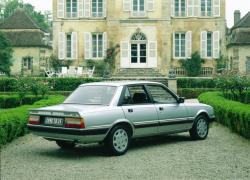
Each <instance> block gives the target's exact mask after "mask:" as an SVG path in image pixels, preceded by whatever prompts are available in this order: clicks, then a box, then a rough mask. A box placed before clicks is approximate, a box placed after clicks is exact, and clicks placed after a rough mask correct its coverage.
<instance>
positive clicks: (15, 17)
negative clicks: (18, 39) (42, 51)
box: [0, 8, 41, 29]
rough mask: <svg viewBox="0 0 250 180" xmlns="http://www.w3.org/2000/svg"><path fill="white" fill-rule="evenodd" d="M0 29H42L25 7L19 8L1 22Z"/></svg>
mask: <svg viewBox="0 0 250 180" xmlns="http://www.w3.org/2000/svg"><path fill="white" fill-rule="evenodd" d="M0 29H41V28H40V27H39V26H38V25H37V24H36V23H35V22H34V21H33V20H32V19H31V18H30V17H29V16H28V15H27V13H26V12H25V11H24V10H23V9H20V8H19V9H17V10H16V11H15V12H14V13H13V14H12V15H11V16H10V17H9V18H7V19H6V20H5V21H4V22H3V23H1V24H0Z"/></svg>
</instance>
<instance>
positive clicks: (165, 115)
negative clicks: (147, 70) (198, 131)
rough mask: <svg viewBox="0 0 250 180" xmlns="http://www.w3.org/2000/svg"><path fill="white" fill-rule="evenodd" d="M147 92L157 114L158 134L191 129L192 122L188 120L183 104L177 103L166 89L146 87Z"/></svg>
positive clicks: (153, 86) (154, 86)
mask: <svg viewBox="0 0 250 180" xmlns="http://www.w3.org/2000/svg"><path fill="white" fill-rule="evenodd" d="M147 90H148V92H149V94H150V96H151V98H152V99H153V101H154V104H155V107H156V110H157V113H158V118H159V133H165V132H166V133H168V132H176V131H182V130H188V129H190V128H191V127H192V123H193V121H192V120H191V119H189V117H188V113H187V109H186V107H185V105H184V103H178V102H177V98H176V97H175V96H174V94H173V93H171V92H170V91H169V90H168V89H167V88H165V87H164V86H161V85H147Z"/></svg>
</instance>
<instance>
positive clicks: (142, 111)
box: [122, 85, 159, 137]
mask: <svg viewBox="0 0 250 180" xmlns="http://www.w3.org/2000/svg"><path fill="white" fill-rule="evenodd" d="M122 96H123V97H122V99H123V100H122V109H123V111H124V114H125V117H126V119H128V120H129V121H130V122H132V124H133V125H134V128H135V134H134V136H135V137H141V136H150V135H153V134H156V133H157V132H158V124H159V121H158V115H157V111H156V109H155V106H154V103H153V102H151V99H150V98H149V95H148V94H147V92H146V89H145V86H144V85H133V86H126V87H124V90H123V95H122Z"/></svg>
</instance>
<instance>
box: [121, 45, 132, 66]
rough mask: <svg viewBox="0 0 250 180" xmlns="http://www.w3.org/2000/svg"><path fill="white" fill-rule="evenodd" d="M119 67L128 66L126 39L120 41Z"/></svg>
mask: <svg viewBox="0 0 250 180" xmlns="http://www.w3.org/2000/svg"><path fill="white" fill-rule="evenodd" d="M120 47H121V55H120V56H121V68H129V65H130V62H129V61H130V45H129V42H128V41H122V42H121V46H120Z"/></svg>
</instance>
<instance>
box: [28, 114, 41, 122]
mask: <svg viewBox="0 0 250 180" xmlns="http://www.w3.org/2000/svg"><path fill="white" fill-rule="evenodd" d="M29 124H40V116H34V115H30V117H29Z"/></svg>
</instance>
